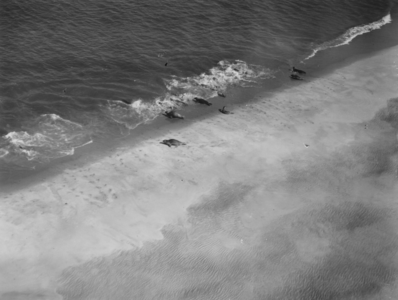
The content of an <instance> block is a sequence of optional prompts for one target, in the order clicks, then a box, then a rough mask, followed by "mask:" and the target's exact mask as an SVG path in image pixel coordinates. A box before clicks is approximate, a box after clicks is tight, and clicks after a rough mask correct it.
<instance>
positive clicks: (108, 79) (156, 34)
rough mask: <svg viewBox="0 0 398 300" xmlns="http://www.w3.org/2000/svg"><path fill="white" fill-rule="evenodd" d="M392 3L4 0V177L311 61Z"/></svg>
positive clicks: (387, 16) (0, 26) (0, 165)
mask: <svg viewBox="0 0 398 300" xmlns="http://www.w3.org/2000/svg"><path fill="white" fill-rule="evenodd" d="M393 9H394V1H392V0H340V1H336V0H324V1H319V0H306V1H298V0H285V1H280V0H261V1H260V0H247V1H224V0H214V1H200V0H194V1H177V0H165V1H153V0H146V1H141V0H123V1H122V0H113V1H109V0H108V1H103V0H95V1H94V0H87V1H62V0H60V1H41V0H36V1H20V0H18V1H17V0H3V1H1V4H0V13H1V17H0V32H1V42H0V53H1V54H0V64H1V65H0V170H1V178H2V179H5V178H6V177H7V178H9V177H10V176H11V177H12V174H14V173H15V172H20V171H21V170H22V171H23V172H24V171H25V170H32V169H35V168H37V167H40V166H41V165H45V164H48V163H52V162H54V161H56V160H57V159H59V158H61V157H66V156H72V155H73V154H74V153H75V151H76V150H77V149H80V148H84V147H85V146H86V145H88V144H92V145H101V143H103V142H104V141H107V142H109V143H117V140H118V138H120V137H122V136H132V137H133V136H134V130H135V129H136V128H137V126H145V124H148V123H150V122H151V121H153V120H154V119H156V118H157V117H158V116H160V115H161V113H162V112H164V111H167V110H169V109H171V108H175V109H178V110H182V111H184V109H187V108H186V107H187V106H188V107H189V109H199V108H196V106H195V104H193V103H192V99H193V98H194V97H201V98H205V99H209V101H211V99H213V98H217V97H219V96H218V93H223V94H225V95H226V96H227V98H226V99H228V91H229V90H230V89H232V88H241V89H248V90H250V89H251V88H253V87H255V88H258V87H261V86H263V85H265V84H266V83H267V81H270V80H274V79H275V78H278V76H279V77H280V76H286V74H285V73H283V72H285V71H286V70H287V69H289V68H290V67H291V66H293V65H296V66H300V63H301V62H303V63H306V64H307V65H306V66H307V67H309V68H310V67H311V63H313V64H315V63H317V64H319V60H318V61H317V57H319V53H320V52H324V51H328V49H330V48H334V47H339V46H343V45H347V44H349V43H350V42H351V41H352V40H353V39H354V38H356V37H357V36H360V35H363V34H366V33H369V32H373V31H375V30H377V29H380V28H382V27H383V26H384V25H386V24H391V22H394V16H395V15H394V13H392V10H393ZM368 46H369V47H370V48H372V47H373V45H371V44H370V43H369V45H365V47H364V48H367V47H368ZM323 63H324V65H325V66H326V65H327V63H328V62H327V61H326V63H325V62H323ZM15 174H16V173H15Z"/></svg>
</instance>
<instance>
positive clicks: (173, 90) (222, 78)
mask: <svg viewBox="0 0 398 300" xmlns="http://www.w3.org/2000/svg"><path fill="white" fill-rule="evenodd" d="M274 73H275V72H273V71H271V70H270V69H267V68H264V67H261V66H258V65H249V64H247V63H245V62H244V61H241V60H236V61H233V62H229V61H225V60H223V61H220V62H219V63H218V64H217V66H215V67H213V68H211V69H210V70H209V71H208V72H207V73H203V74H200V75H198V76H192V77H177V76H173V77H172V78H171V79H166V80H164V82H165V85H166V89H167V92H166V93H165V94H164V95H162V96H160V97H157V98H156V99H154V100H155V101H154V103H148V102H144V101H142V100H141V99H138V100H136V101H134V102H132V103H131V104H128V103H125V101H108V104H107V106H106V111H107V113H108V115H109V116H110V117H111V118H112V119H113V120H114V121H115V122H117V123H119V124H123V125H124V126H126V127H127V128H129V129H134V128H135V127H137V126H138V125H140V124H145V123H148V122H150V121H152V120H154V119H155V118H156V117H157V116H159V115H160V114H161V113H162V112H164V111H167V110H170V109H177V108H180V107H181V106H185V105H189V104H190V103H191V102H192V99H193V98H195V97H200V98H205V99H209V98H213V97H217V96H218V95H219V94H220V93H221V94H224V93H225V92H226V90H227V89H228V87H231V86H240V87H250V86H254V85H255V84H256V82H258V80H261V79H269V78H274Z"/></svg>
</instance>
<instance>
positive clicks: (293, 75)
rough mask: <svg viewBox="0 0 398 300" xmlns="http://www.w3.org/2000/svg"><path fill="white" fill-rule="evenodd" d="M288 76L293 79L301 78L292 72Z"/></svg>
mask: <svg viewBox="0 0 398 300" xmlns="http://www.w3.org/2000/svg"><path fill="white" fill-rule="evenodd" d="M290 78H291V79H294V80H303V79H302V78H301V77H300V76H298V75H297V74H292V75H290Z"/></svg>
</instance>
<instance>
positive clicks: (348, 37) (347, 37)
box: [305, 14, 391, 60]
mask: <svg viewBox="0 0 398 300" xmlns="http://www.w3.org/2000/svg"><path fill="white" fill-rule="evenodd" d="M390 22H391V15H390V14H388V15H386V16H384V17H383V18H382V19H380V20H378V21H376V22H373V23H370V24H367V25H362V26H356V27H352V28H350V29H348V30H347V31H346V32H345V33H344V34H343V35H341V36H339V37H338V38H336V39H334V40H332V41H328V42H325V43H323V44H321V45H317V46H316V47H315V49H314V50H313V52H312V53H311V55H309V56H308V57H307V58H306V59H305V60H307V59H310V58H311V57H314V56H315V54H316V53H317V52H319V51H322V50H326V49H329V48H334V47H339V46H343V45H348V44H349V43H350V42H351V41H352V40H353V39H354V38H356V37H357V36H359V35H362V34H365V33H368V32H371V31H373V30H376V29H380V28H381V27H382V26H384V25H386V24H388V23H390Z"/></svg>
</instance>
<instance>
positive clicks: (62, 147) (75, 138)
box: [0, 114, 92, 161]
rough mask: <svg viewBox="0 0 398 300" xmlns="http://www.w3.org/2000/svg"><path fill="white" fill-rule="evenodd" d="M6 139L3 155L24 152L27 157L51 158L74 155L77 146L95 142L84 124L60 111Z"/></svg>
mask: <svg viewBox="0 0 398 300" xmlns="http://www.w3.org/2000/svg"><path fill="white" fill-rule="evenodd" d="M3 139H4V140H5V141H6V146H5V147H3V149H2V150H3V151H2V153H3V155H2V156H0V157H7V156H14V157H15V156H17V157H20V156H21V155H23V156H24V157H25V158H26V159H27V160H29V161H31V160H39V161H47V160H49V159H53V158H59V157H63V156H67V155H73V154H74V150H75V148H78V147H82V146H84V145H87V144H89V143H91V142H92V140H91V139H90V137H89V136H88V134H87V133H86V132H84V128H83V126H82V125H80V124H78V123H75V122H72V121H69V120H66V119H63V118H61V117H60V116H58V115H56V114H44V115H40V116H39V117H38V118H37V119H36V120H35V121H34V122H33V124H30V126H29V128H28V129H27V130H25V131H12V132H9V133H8V134H6V135H5V136H4V137H3Z"/></svg>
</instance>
